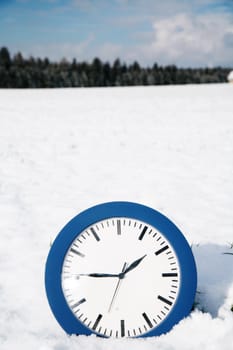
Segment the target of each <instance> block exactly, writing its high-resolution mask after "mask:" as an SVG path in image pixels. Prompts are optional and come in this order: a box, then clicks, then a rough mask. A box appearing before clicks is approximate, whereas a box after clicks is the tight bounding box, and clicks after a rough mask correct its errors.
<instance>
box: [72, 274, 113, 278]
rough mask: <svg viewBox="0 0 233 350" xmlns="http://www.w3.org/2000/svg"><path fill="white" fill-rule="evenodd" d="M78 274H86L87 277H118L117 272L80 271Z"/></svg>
mask: <svg viewBox="0 0 233 350" xmlns="http://www.w3.org/2000/svg"><path fill="white" fill-rule="evenodd" d="M79 276H88V277H97V278H98V277H119V274H112V273H80V274H79Z"/></svg>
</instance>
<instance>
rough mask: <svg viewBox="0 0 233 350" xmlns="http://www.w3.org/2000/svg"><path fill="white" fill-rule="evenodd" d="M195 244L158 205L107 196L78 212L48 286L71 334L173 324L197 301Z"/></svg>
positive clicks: (57, 245)
mask: <svg viewBox="0 0 233 350" xmlns="http://www.w3.org/2000/svg"><path fill="white" fill-rule="evenodd" d="M196 284H197V273H196V266H195V261H194V257H193V254H192V251H191V249H190V247H189V245H188V243H187V241H186V239H185V238H184V236H183V234H182V233H181V232H180V230H179V229H178V228H177V227H176V226H175V225H174V224H173V223H172V222H171V221H170V220H169V219H168V218H166V217H165V216H164V215H162V214H160V213H159V212H158V211H155V210H154V209H151V208H149V207H146V206H144V205H141V204H136V203H130V202H110V203H104V204H100V205H97V206H94V207H92V208H89V209H87V210H86V211H84V212H82V213H80V214H79V215H77V216H76V217H74V218H73V219H72V220H71V221H70V222H69V223H68V224H67V225H66V226H65V227H64V228H63V229H62V231H61V232H60V233H59V235H58V236H57V238H56V240H55V241H54V243H53V245H52V247H51V250H50V252H49V255H48V258H47V263H46V272H45V286H46V292H47V297H48V301H49V304H50V307H51V309H52V312H53V314H54V316H55V318H56V319H57V321H58V323H59V324H60V325H61V327H62V328H63V329H64V330H65V331H66V332H67V333H68V334H77V335H78V334H85V335H90V334H93V333H94V334H97V335H100V336H103V337H116V338H120V337H146V336H155V335H160V334H162V333H166V332H168V331H169V330H170V329H171V328H172V327H173V326H174V325H175V324H176V323H178V322H179V321H180V320H181V319H182V318H184V317H186V316H187V315H188V314H189V312H190V310H191V308H192V305H193V302H194V297H195V292H196Z"/></svg>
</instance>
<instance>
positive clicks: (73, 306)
mask: <svg viewBox="0 0 233 350" xmlns="http://www.w3.org/2000/svg"><path fill="white" fill-rule="evenodd" d="M85 301H86V299H85V298H83V299H81V300H79V301H78V302H77V303H75V304H74V305H71V308H72V309H75V308H76V307H77V306H79V305H81V304H83V303H85Z"/></svg>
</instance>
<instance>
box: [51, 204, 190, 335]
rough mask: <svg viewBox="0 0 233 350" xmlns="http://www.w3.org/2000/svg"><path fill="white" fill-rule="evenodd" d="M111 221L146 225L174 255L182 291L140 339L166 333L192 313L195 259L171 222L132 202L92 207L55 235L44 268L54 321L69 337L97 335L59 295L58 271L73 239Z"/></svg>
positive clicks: (60, 292) (155, 212) (60, 288)
mask: <svg viewBox="0 0 233 350" xmlns="http://www.w3.org/2000/svg"><path fill="white" fill-rule="evenodd" d="M113 217H127V218H131V219H137V220H141V221H143V222H145V223H148V224H149V225H151V226H153V227H155V228H156V229H158V230H159V231H160V232H161V233H162V234H163V235H164V236H165V237H166V239H167V240H168V241H169V242H170V244H171V245H172V247H173V249H174V250H175V252H176V255H177V258H178V261H179V264H180V273H181V287H180V291H179V294H178V297H177V300H176V303H175V305H174V306H173V308H172V310H171V311H170V313H169V314H168V316H167V317H166V318H165V319H164V320H163V322H162V323H161V324H159V325H158V326H157V327H155V328H152V329H151V330H149V331H148V332H147V333H144V334H142V335H140V336H139V337H149V336H158V335H161V334H164V333H167V332H169V331H170V330H171V329H172V328H173V326H174V325H176V324H177V323H178V322H179V321H181V320H182V319H183V318H185V317H187V316H188V315H189V313H190V311H191V309H192V306H193V303H194V299H195V294H196V288H197V269H196V264H195V259H194V256H193V254H192V250H191V248H190V246H189V244H188V242H187V240H186V238H185V237H184V235H183V234H182V232H181V231H180V230H179V228H178V227H177V226H176V225H175V224H174V223H173V222H172V221H171V220H170V219H168V218H167V217H166V216H165V215H163V214H161V213H160V212H158V211H157V210H155V209H152V208H150V207H148V206H145V205H143V204H139V203H133V202H123V201H118V202H107V203H102V204H98V205H95V206H93V207H91V208H89V209H86V210H85V211H83V212H81V213H79V214H78V215H76V216H75V217H74V218H73V219H71V220H70V221H69V222H68V223H67V224H66V225H65V226H64V228H63V229H62V230H61V231H60V233H59V234H58V235H57V237H56V239H55V241H54V243H53V245H52V247H51V249H50V251H49V254H48V257H47V261H46V267H45V290H46V295H47V299H48V302H49V305H50V308H51V310H52V312H53V314H54V317H55V318H56V320H57V322H58V323H59V324H60V326H61V327H62V328H63V329H64V330H65V332H66V333H68V334H70V335H71V334H77V335H78V334H80V335H81V334H83V335H91V334H96V335H99V334H98V333H96V332H94V331H92V330H91V329H89V328H87V327H86V326H85V325H84V324H83V323H81V322H80V321H79V320H78V319H77V318H76V317H75V316H74V315H73V313H72V311H71V310H70V308H69V306H68V304H67V302H66V300H65V298H64V295H63V292H62V286H61V271H62V265H63V260H64V257H65V255H66V252H67V250H68V249H69V247H70V245H71V244H72V242H73V241H74V239H75V238H76V237H77V236H78V235H79V234H81V233H82V232H83V231H84V230H85V229H86V228H87V227H89V226H92V225H93V224H95V223H96V222H98V221H101V220H105V219H108V218H113Z"/></svg>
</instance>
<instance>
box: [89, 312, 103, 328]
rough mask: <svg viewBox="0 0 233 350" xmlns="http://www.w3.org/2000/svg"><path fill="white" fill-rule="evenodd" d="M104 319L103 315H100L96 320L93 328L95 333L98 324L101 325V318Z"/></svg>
mask: <svg viewBox="0 0 233 350" xmlns="http://www.w3.org/2000/svg"><path fill="white" fill-rule="evenodd" d="M102 317H103V315H101V314H99V316H98V317H97V319H96V320H95V323H94V326H93V327H92V329H93V330H94V331H95V330H96V328H97V326H98V324H99V323H100V320H101V318H102Z"/></svg>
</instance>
